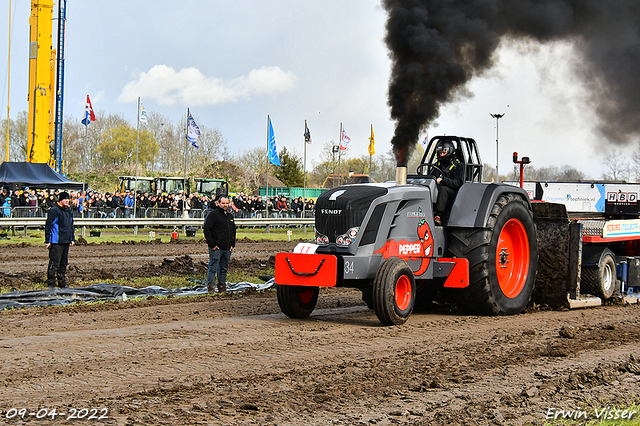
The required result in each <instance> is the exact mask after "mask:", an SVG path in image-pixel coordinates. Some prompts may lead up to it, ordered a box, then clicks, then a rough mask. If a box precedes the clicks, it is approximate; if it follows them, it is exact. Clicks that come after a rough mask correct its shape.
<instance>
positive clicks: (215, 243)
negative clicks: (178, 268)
mask: <svg viewBox="0 0 640 426" xmlns="http://www.w3.org/2000/svg"><path fill="white" fill-rule="evenodd" d="M217 203H218V206H217V207H216V208H214V209H213V210H212V211H211V212H210V213H209V214H208V215H207V217H206V219H205V220H204V237H205V238H206V239H207V245H208V246H209V269H208V271H207V288H208V291H209V293H215V291H216V275H217V278H218V291H219V292H220V293H222V292H225V291H227V271H228V270H229V260H230V259H231V252H232V251H233V248H234V247H235V245H236V224H235V222H234V220H233V214H232V213H231V212H230V211H229V197H228V196H226V195H221V196H219V197H218V200H217Z"/></svg>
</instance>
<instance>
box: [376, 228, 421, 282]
mask: <svg viewBox="0 0 640 426" xmlns="http://www.w3.org/2000/svg"><path fill="white" fill-rule="evenodd" d="M416 231H417V235H418V240H417V241H407V240H404V239H403V240H400V241H396V240H390V241H387V242H386V243H385V245H384V246H382V247H381V248H380V250H376V251H375V252H374V253H375V254H381V255H382V257H383V258H385V259H388V258H390V257H399V258H401V259H404V260H420V265H419V266H418V269H416V270H415V271H413V274H414V275H415V276H420V275H422V274H424V273H425V272H427V269H428V268H429V264H430V263H431V254H432V252H433V236H432V235H431V229H429V224H428V223H427V221H426V220H424V219H422V220H420V222H418V228H417V230H416Z"/></svg>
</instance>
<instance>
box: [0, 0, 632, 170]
mask: <svg viewBox="0 0 640 426" xmlns="http://www.w3.org/2000/svg"><path fill="white" fill-rule="evenodd" d="M29 7H30V6H29V2H24V1H21V2H19V3H18V4H16V1H15V0H13V1H12V15H13V33H12V38H11V98H10V106H11V112H10V114H11V117H12V118H15V117H16V115H17V113H18V112H19V111H24V110H27V107H28V106H27V92H28V50H27V49H28V42H29V15H30V9H29ZM55 10H56V12H55V13H54V14H55V15H56V16H57V8H56V9H55ZM8 12H9V6H8V3H7V2H3V4H2V10H0V22H1V23H2V25H0V28H2V33H0V64H3V67H2V70H1V72H2V74H1V75H2V77H3V80H2V81H3V88H2V90H1V91H0V92H1V94H2V99H0V108H1V109H0V111H1V114H2V118H6V111H7V78H6V72H7V66H6V63H7V62H6V60H7V57H8V55H7V47H8V36H9V34H8V30H7V28H8V22H9V19H8ZM385 22H386V13H385V11H384V10H383V9H382V7H381V6H380V4H379V3H378V2H377V1H375V0H373V1H372V0H369V1H367V0H353V1H349V2H344V1H338V0H326V1H323V2H300V1H293V0H292V1H289V0H275V1H271V2H264V1H256V0H237V1H233V2H230V1H218V0H209V1H197V0H184V1H181V2H176V1H166V0H158V1H155V2H131V1H123V0H110V1H108V2H106V1H98V0H83V1H69V2H68V3H67V29H66V39H65V40H66V51H65V58H66V62H65V67H66V78H65V99H64V102H65V109H64V111H65V116H69V115H70V116H73V117H76V118H78V119H80V118H81V117H82V114H83V109H84V100H85V98H86V95H87V94H89V95H90V96H91V100H92V104H93V107H94V109H95V110H102V111H105V112H107V113H117V114H121V115H122V116H123V117H125V118H127V119H129V120H130V122H131V123H132V124H133V125H135V119H136V108H137V105H136V102H137V98H138V96H139V97H141V99H142V102H143V104H144V106H145V109H146V110H147V111H156V112H158V113H160V114H162V115H164V116H166V117H169V119H171V120H173V121H174V122H177V121H178V120H180V119H184V116H185V115H186V110H187V107H189V108H190V110H191V112H192V114H193V116H194V118H195V120H196V122H197V123H198V124H199V125H201V126H206V127H210V128H218V129H220V131H221V132H222V134H223V136H224V137H225V138H226V139H227V142H228V146H229V148H230V150H231V151H232V152H233V153H234V154H241V153H242V152H243V151H244V150H245V149H249V148H253V147H258V146H265V147H266V127H267V125H266V120H267V115H270V116H271V119H272V121H273V126H274V129H275V134H276V141H277V146H278V149H281V148H282V147H283V146H286V147H287V149H289V150H292V151H295V152H296V153H298V154H299V155H300V156H302V153H303V145H304V142H303V141H304V139H303V132H304V120H305V119H306V120H307V121H308V125H309V128H310V130H311V135H312V138H313V143H312V145H311V146H309V148H308V151H307V157H308V163H307V164H308V167H309V168H310V167H311V164H312V162H313V161H314V160H316V159H318V158H319V156H320V155H321V151H322V149H323V147H324V145H325V142H327V141H332V140H333V141H334V142H337V141H338V139H339V130H340V123H343V125H344V127H345V130H346V132H347V134H348V135H349V136H350V137H351V139H352V142H351V145H350V147H349V155H350V156H360V155H364V154H366V153H367V146H368V137H369V133H370V126H371V125H372V124H373V127H374V131H375V137H376V152H377V155H378V154H384V153H386V152H387V151H388V150H389V149H390V143H389V141H390V139H391V137H392V135H393V130H394V123H393V122H392V121H391V120H390V118H389V107H388V106H387V86H388V78H389V69H390V65H391V63H390V60H389V58H388V54H387V52H388V51H387V48H386V46H385V44H384V35H385ZM55 34H57V32H56V31H54V39H55V37H56V35H55ZM574 59H575V58H574V55H573V51H572V47H571V45H569V44H566V43H565V44H562V43H557V44H553V45H550V46H537V47H535V48H533V47H531V46H528V47H523V46H521V45H513V44H508V43H506V44H505V45H503V46H502V47H501V48H500V49H499V50H498V58H497V65H496V67H494V68H493V69H492V70H491V71H490V73H488V74H487V75H484V76H482V77H478V78H475V79H474V80H472V82H471V84H470V85H469V86H468V96H467V97H465V98H461V99H459V100H458V101H456V102H455V103H452V104H450V105H446V106H444V107H443V108H442V109H441V114H440V118H439V119H438V120H437V123H436V125H434V126H432V128H430V129H428V133H429V135H430V136H434V135H436V134H449V135H451V134H457V135H461V136H470V137H473V138H475V139H476V141H478V143H479V145H480V149H481V155H482V159H483V161H484V162H486V163H489V164H491V165H495V163H496V126H495V124H496V123H495V119H492V118H491V117H490V115H489V114H490V113H506V115H505V116H504V118H502V119H500V127H499V130H500V133H499V142H500V157H499V161H500V172H501V174H505V173H506V172H507V171H510V170H512V168H513V166H512V163H511V154H512V152H513V151H518V152H519V153H520V154H521V155H527V156H529V157H531V160H532V164H533V165H535V166H536V167H543V166H551V165H558V166H560V165H563V164H570V165H572V166H574V167H576V168H578V169H579V170H581V171H583V172H584V173H586V174H587V175H589V176H591V177H594V178H599V177H600V176H601V175H602V173H603V172H604V171H606V169H605V168H604V167H603V165H602V158H603V157H604V156H605V155H606V153H607V152H608V150H609V149H610V147H609V146H608V145H606V144H604V143H602V142H601V141H600V140H599V139H600V138H599V137H598V136H597V132H596V130H595V128H594V123H595V121H594V114H593V112H592V111H591V110H589V109H588V107H587V103H586V101H585V92H584V90H583V88H582V87H581V85H580V83H579V82H578V81H577V80H576V79H575V78H573V72H572V68H571V61H572V60H574ZM425 135H426V133H425ZM423 137H424V135H423ZM265 149H266V148H265ZM629 149H630V148H629ZM629 152H630V151H629Z"/></svg>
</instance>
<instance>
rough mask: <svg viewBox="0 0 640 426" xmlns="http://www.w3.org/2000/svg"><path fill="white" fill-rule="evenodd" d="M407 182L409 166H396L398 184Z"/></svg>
mask: <svg viewBox="0 0 640 426" xmlns="http://www.w3.org/2000/svg"><path fill="white" fill-rule="evenodd" d="M406 184H407V168H406V167H405V166H398V167H396V186H400V185H406Z"/></svg>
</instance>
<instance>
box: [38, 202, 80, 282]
mask: <svg viewBox="0 0 640 426" xmlns="http://www.w3.org/2000/svg"><path fill="white" fill-rule="evenodd" d="M74 244H75V235H74V231H73V216H72V215H71V209H70V208H69V194H68V193H67V192H64V191H63V192H61V193H60V194H59V195H58V201H57V202H56V204H55V205H54V206H53V207H52V208H51V209H50V210H49V211H48V212H47V223H46V225H45V227H44V245H45V247H46V248H48V249H49V267H48V268H47V285H48V286H49V288H51V289H54V288H55V287H56V276H57V278H58V287H60V288H65V287H68V285H67V280H66V274H67V264H68V263H69V246H72V245H74Z"/></svg>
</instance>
